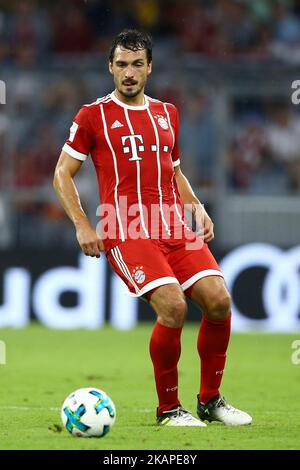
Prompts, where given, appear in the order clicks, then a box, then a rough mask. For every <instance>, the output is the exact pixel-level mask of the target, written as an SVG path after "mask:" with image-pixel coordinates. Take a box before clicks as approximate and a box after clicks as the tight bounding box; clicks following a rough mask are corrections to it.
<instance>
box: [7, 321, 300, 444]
mask: <svg viewBox="0 0 300 470" xmlns="http://www.w3.org/2000/svg"><path fill="white" fill-rule="evenodd" d="M197 329H198V326H197V325H191V324H190V325H186V326H185V328H184V332H183V337H182V356H181V360H180V367H179V374H180V398H181V401H182V404H183V406H185V407H186V408H187V409H189V410H190V411H192V412H193V413H194V414H195V408H196V394H197V393H198V384H199V361H198V356H197V351H196V339H197ZM150 334H151V325H150V324H142V325H140V326H139V327H138V328H136V329H134V330H131V331H128V332H122V331H116V330H114V329H112V328H110V327H108V326H106V327H104V328H102V329H100V330H97V331H87V330H84V331H83V330H81V331H78V330H77V331H56V330H50V329H46V328H44V327H42V326H40V325H36V324H33V325H31V326H30V327H28V328H26V329H21V330H12V329H3V330H0V340H2V341H4V342H5V343H6V349H7V353H6V354H7V364H6V365H1V366H0V421H1V426H0V448H1V449H103V450H104V449H105V450H108V449H111V450H113V449H122V450H124V449H131V450H135V449H158V450H159V449H172V450H175V449H181V450H189V449H300V405H299V403H300V401H299V393H300V392H299V390H300V365H298V366H297V365H293V364H292V362H291V354H292V352H293V350H292V349H291V344H292V341H293V340H295V339H299V337H300V333H298V335H297V334H294V335H275V334H234V335H232V338H231V342H230V347H229V351H228V360H227V367H226V371H225V374H224V379H223V386H222V392H223V394H224V395H225V397H226V398H227V399H228V401H230V402H231V403H232V404H234V405H235V406H237V407H241V408H242V409H245V410H246V411H248V412H249V413H250V414H251V415H252V416H253V424H252V425H251V426H246V427H242V428H234V427H225V426H223V425H221V424H219V423H213V424H210V425H209V426H208V427H207V428H164V427H161V428H160V427H157V426H156V425H155V407H156V393H155V389H154V381H153V379H152V364H151V361H150V357H149V354H148V343H149V337H150ZM86 386H94V387H98V388H101V389H103V390H105V391H106V392H107V393H108V394H109V395H110V396H111V397H112V399H113V400H114V402H115V404H116V409H117V420H116V423H115V426H114V427H113V429H112V430H111V432H110V433H109V434H108V435H107V436H105V437H104V438H101V439H96V438H89V439H78V438H74V437H72V436H71V435H69V434H68V433H67V431H66V430H64V429H61V422H60V413H59V409H60V406H61V404H62V402H63V400H64V398H65V397H66V396H67V395H68V394H69V393H70V392H72V391H73V390H75V389H77V388H80V387H86Z"/></svg>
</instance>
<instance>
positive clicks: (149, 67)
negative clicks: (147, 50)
mask: <svg viewBox="0 0 300 470" xmlns="http://www.w3.org/2000/svg"><path fill="white" fill-rule="evenodd" d="M151 72H152V62H150V64H148V72H147V75H150V73H151Z"/></svg>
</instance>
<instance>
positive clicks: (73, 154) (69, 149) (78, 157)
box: [62, 144, 87, 162]
mask: <svg viewBox="0 0 300 470" xmlns="http://www.w3.org/2000/svg"><path fill="white" fill-rule="evenodd" d="M62 149H63V150H64V152H66V153H67V154H68V155H70V156H71V157H73V158H76V160H81V161H82V162H84V161H85V160H86V159H87V155H85V154H84V153H80V152H77V150H74V149H73V148H72V147H70V145H68V144H65V145H64V146H63V148H62Z"/></svg>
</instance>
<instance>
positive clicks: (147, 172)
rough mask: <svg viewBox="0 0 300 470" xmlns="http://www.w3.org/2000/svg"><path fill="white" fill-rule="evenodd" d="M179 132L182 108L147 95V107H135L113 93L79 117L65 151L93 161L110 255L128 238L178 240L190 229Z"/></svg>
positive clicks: (106, 245) (145, 104)
mask: <svg viewBox="0 0 300 470" xmlns="http://www.w3.org/2000/svg"><path fill="white" fill-rule="evenodd" d="M178 131H179V118H178V111H177V109H176V107H175V106H174V105H172V104H170V103H163V102H161V101H158V100H155V99H152V98H150V97H148V96H146V95H145V100H144V104H143V105H142V106H129V105H126V104H125V103H123V102H121V101H120V100H119V99H118V98H117V97H116V96H115V94H114V92H113V93H111V94H109V95H107V96H105V97H104V98H100V99H98V100H97V101H95V102H94V103H92V104H89V105H85V106H83V107H82V108H81V109H80V111H79V113H78V114H77V115H76V117H75V119H74V122H73V125H72V127H71V129H70V137H69V139H68V140H67V142H66V143H65V145H64V147H63V150H64V151H65V152H67V153H68V154H69V155H71V156H72V157H74V158H77V159H79V160H82V161H84V160H85V159H86V158H88V157H89V156H91V158H92V160H93V163H94V166H95V170H96V173H97V178H98V183H99V193H100V201H101V204H100V212H99V211H98V212H99V215H100V219H101V224H102V225H101V237H102V239H103V242H104V246H105V250H106V251H107V250H109V249H110V248H112V247H114V246H116V245H117V244H119V243H120V242H122V241H124V240H126V239H128V238H133V239H134V238H158V237H165V238H168V237H169V238H173V237H174V233H175V232H176V230H177V231H178V229H179V230H180V231H182V229H183V228H184V226H185V222H184V220H183V211H182V203H181V200H180V196H179V193H178V188H177V185H176V180H175V175H174V167H175V166H177V165H179V163H180V160H179V147H178ZM177 238H178V236H177Z"/></svg>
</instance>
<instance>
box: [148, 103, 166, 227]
mask: <svg viewBox="0 0 300 470" xmlns="http://www.w3.org/2000/svg"><path fill="white" fill-rule="evenodd" d="M147 113H148V115H149V118H150V121H151V123H152V126H153V129H154V133H155V140H156V146H157V151H156V161H157V173H158V181H157V187H158V194H159V208H160V213H161V218H162V221H163V224H164V226H165V229H166V231H167V233H168V235H171V232H170V229H169V227H168V224H167V222H166V219H165V216H164V211H163V206H162V190H161V166H160V159H159V153H160V150H159V136H158V132H157V128H156V125H155V122H154V119H153V117H152V114H151V112H150V110H149V108H148V109H147Z"/></svg>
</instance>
